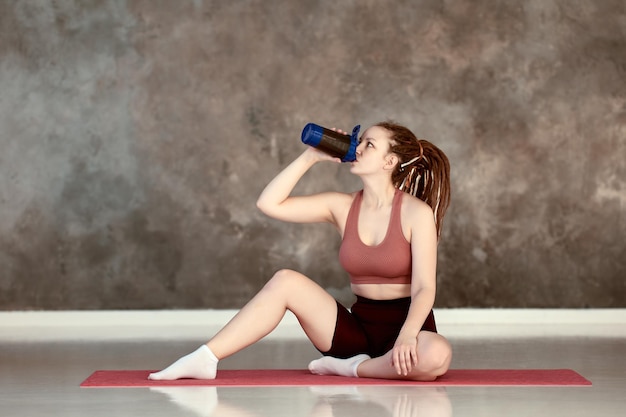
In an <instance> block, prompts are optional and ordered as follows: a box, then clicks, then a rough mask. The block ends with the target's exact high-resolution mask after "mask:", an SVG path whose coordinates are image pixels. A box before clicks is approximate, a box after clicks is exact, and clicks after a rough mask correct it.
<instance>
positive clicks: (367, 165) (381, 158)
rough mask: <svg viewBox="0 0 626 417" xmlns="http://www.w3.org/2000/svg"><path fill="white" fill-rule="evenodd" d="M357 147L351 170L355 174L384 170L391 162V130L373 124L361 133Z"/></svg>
mask: <svg viewBox="0 0 626 417" xmlns="http://www.w3.org/2000/svg"><path fill="white" fill-rule="evenodd" d="M359 141H360V143H359V146H357V148H356V160H355V161H354V162H352V167H351V168H350V171H351V172H352V173H354V174H366V173H375V172H378V171H382V170H383V169H384V168H385V167H386V166H388V164H389V162H390V161H389V159H390V158H391V157H392V154H390V153H389V148H390V146H391V141H390V139H389V131H387V129H384V128H382V127H380V126H372V127H370V128H369V129H367V130H366V131H365V132H363V134H362V135H361V138H360V139H359Z"/></svg>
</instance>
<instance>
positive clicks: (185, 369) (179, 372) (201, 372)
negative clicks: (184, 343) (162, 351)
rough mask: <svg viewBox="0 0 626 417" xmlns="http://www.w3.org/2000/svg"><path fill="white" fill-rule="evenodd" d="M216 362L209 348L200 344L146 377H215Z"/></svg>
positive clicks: (153, 378)
mask: <svg viewBox="0 0 626 417" xmlns="http://www.w3.org/2000/svg"><path fill="white" fill-rule="evenodd" d="M217 362H218V359H217V357H216V356H215V355H214V354H213V352H211V349H209V347H208V346H207V345H202V346H200V347H199V348H198V349H197V350H196V351H194V352H191V353H190V354H188V355H186V356H183V357H182V358H180V359H179V360H177V361H176V362H174V363H173V364H171V365H170V366H168V367H167V368H165V369H164V370H162V371H160V372H155V373H152V374H150V375H148V379H152V380H155V381H161V380H173V379H180V378H194V379H215V375H216V373H217Z"/></svg>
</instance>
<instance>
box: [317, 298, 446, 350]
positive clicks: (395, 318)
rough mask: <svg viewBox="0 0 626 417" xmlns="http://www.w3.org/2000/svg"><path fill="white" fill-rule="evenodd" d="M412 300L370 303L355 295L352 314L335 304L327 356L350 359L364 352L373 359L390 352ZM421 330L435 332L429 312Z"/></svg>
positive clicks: (433, 318)
mask: <svg viewBox="0 0 626 417" xmlns="http://www.w3.org/2000/svg"><path fill="white" fill-rule="evenodd" d="M410 306H411V298H410V297H407V298H399V299H396V300H370V299H368V298H363V297H359V296H357V300H356V302H355V303H354V304H353V305H352V307H351V309H350V310H351V311H348V309H347V308H345V307H344V306H342V305H341V304H339V303H337V325H336V327H335V334H334V336H333V343H332V346H331V348H330V350H329V351H328V352H321V353H322V354H324V355H326V356H334V357H336V358H349V357H352V356H354V355H358V354H360V353H366V354H368V355H369V356H371V357H373V358H375V357H378V356H382V355H384V354H385V353H387V352H389V351H390V350H391V349H392V348H393V345H394V343H395V341H396V338H397V337H398V334H399V333H400V329H401V328H402V325H403V324H404V320H405V319H406V316H407V314H408V313H409V307H410ZM422 330H428V331H431V332H435V333H436V332H437V326H436V324H435V316H434V315H433V311H432V310H431V311H430V314H428V317H427V318H426V320H425V321H424V325H423V326H422Z"/></svg>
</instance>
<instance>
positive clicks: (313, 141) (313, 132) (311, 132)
mask: <svg viewBox="0 0 626 417" xmlns="http://www.w3.org/2000/svg"><path fill="white" fill-rule="evenodd" d="M323 134H324V128H323V127H322V126H319V125H316V124H315V123H309V124H307V125H306V126H304V129H302V142H303V143H305V144H307V145H310V146H312V147H314V148H316V147H317V146H318V145H319V144H320V141H321V140H322V136H323Z"/></svg>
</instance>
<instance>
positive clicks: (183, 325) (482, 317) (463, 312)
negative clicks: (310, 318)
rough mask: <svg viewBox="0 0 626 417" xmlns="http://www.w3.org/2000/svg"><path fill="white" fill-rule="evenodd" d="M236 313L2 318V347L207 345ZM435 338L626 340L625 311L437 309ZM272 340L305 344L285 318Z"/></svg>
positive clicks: (42, 313) (61, 314)
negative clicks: (186, 341) (101, 343)
mask: <svg viewBox="0 0 626 417" xmlns="http://www.w3.org/2000/svg"><path fill="white" fill-rule="evenodd" d="M236 313H237V310H140V311H137V310H115V311H10V312H0V342H3V341H5V342H20V341H32V342H35V341H55V340H57V341H71V340H75V341H79V340H84V341H121V340H128V341H132V340H141V339H155V340H179V339H197V340H205V339H208V338H209V337H210V336H211V335H212V334H214V333H215V332H216V331H217V330H219V329H220V328H221V327H222V326H223V325H224V324H226V323H227V322H228V321H229V320H230V319H231V318H232V317H233V316H234V315H235V314H236ZM435 316H436V319H437V327H438V330H439V333H441V334H443V335H444V336H446V337H448V338H451V339H454V338H517V337H613V338H626V309H437V310H435ZM268 338H270V339H304V338H306V336H305V334H304V332H303V331H302V329H301V328H300V326H299V324H298V321H297V320H296V318H295V317H294V316H293V315H292V314H291V313H288V314H287V315H286V316H285V318H284V319H283V321H282V322H281V323H280V325H279V326H278V327H277V328H276V330H274V332H272V333H271V334H270V335H269V336H268Z"/></svg>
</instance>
